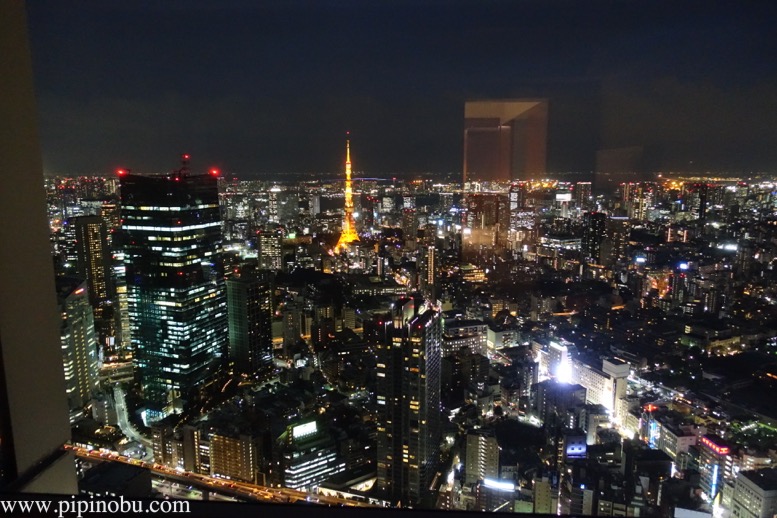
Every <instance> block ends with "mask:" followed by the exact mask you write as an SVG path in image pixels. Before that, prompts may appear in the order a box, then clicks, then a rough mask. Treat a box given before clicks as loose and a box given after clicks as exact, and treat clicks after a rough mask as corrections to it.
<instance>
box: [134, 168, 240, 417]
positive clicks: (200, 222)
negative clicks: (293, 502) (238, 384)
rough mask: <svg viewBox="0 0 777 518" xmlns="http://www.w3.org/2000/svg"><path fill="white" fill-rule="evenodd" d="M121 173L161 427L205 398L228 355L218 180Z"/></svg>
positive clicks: (185, 173) (149, 412) (147, 388)
mask: <svg viewBox="0 0 777 518" xmlns="http://www.w3.org/2000/svg"><path fill="white" fill-rule="evenodd" d="M184 159H185V161H184V167H183V169H181V170H180V171H177V172H174V173H171V174H168V175H159V176H140V175H134V174H127V173H124V174H121V173H120V180H121V218H122V224H121V234H120V237H121V244H120V247H121V249H122V252H123V253H124V266H125V279H126V285H127V302H128V312H129V317H130V322H131V334H132V344H133V348H134V350H135V355H134V362H135V365H136V367H137V372H138V377H139V379H140V384H141V388H142V391H143V398H144V402H145V404H146V410H145V419H146V421H147V422H153V421H156V420H159V419H161V418H164V417H165V416H167V415H170V414H172V413H178V412H181V411H182V410H183V408H184V407H185V406H186V403H187V402H190V401H192V400H193V399H195V398H196V397H197V396H198V388H199V387H200V386H201V385H202V384H203V383H204V382H205V381H206V380H207V379H209V377H210V376H212V375H213V374H214V372H215V370H216V367H217V362H218V360H219V358H220V357H221V356H222V355H223V354H224V353H225V349H226V340H227V308H226V298H225V290H224V277H223V272H222V264H221V217H220V212H219V200H218V188H217V175H216V174H205V175H194V174H191V173H190V172H189V169H188V167H187V161H186V159H188V156H186V155H185V156H184Z"/></svg>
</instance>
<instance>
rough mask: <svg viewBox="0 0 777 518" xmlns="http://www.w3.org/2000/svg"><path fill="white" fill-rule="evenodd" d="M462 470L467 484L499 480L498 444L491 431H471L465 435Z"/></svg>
mask: <svg viewBox="0 0 777 518" xmlns="http://www.w3.org/2000/svg"><path fill="white" fill-rule="evenodd" d="M464 468H465V470H466V478H465V479H464V481H465V483H467V484H474V483H475V482H477V481H478V480H485V479H492V480H496V479H498V478H499V444H497V441H496V436H495V435H494V432H493V430H486V429H482V430H473V431H472V432H470V433H468V434H467V448H466V461H465V464H464Z"/></svg>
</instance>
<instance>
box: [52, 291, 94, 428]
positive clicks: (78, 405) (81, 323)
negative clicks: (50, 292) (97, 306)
mask: <svg viewBox="0 0 777 518" xmlns="http://www.w3.org/2000/svg"><path fill="white" fill-rule="evenodd" d="M57 295H58V297H57V299H58V302H59V310H60V314H61V315H62V325H61V327H60V339H61V341H62V359H63V364H64V372H65V390H66V391H67V401H68V406H69V409H70V421H71V422H74V421H75V420H76V419H78V418H80V417H81V416H83V410H84V407H85V406H86V405H87V404H88V403H89V400H90V399H91V397H92V396H93V395H94V392H95V390H96V389H97V338H96V335H95V330H94V317H93V315H92V307H91V305H90V304H89V296H88V290H87V283H86V282H85V281H82V280H81V279H74V278H70V277H59V278H57Z"/></svg>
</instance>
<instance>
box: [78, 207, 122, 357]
mask: <svg viewBox="0 0 777 518" xmlns="http://www.w3.org/2000/svg"><path fill="white" fill-rule="evenodd" d="M69 223H70V225H71V226H72V227H74V230H75V251H76V257H77V263H76V274H77V275H78V276H79V277H81V278H83V279H86V289H87V291H88V293H89V302H90V304H91V305H92V312H93V314H94V323H95V330H96V331H97V336H98V342H99V344H100V347H102V348H106V347H107V348H110V349H112V348H113V345H114V342H115V331H114V329H115V319H114V313H113V307H114V306H113V304H114V289H113V282H112V275H111V253H110V250H109V249H108V230H107V228H106V225H105V220H104V219H103V218H101V217H100V216H80V217H76V218H70V220H69Z"/></svg>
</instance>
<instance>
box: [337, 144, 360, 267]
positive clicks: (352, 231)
mask: <svg viewBox="0 0 777 518" xmlns="http://www.w3.org/2000/svg"><path fill="white" fill-rule="evenodd" d="M357 241H359V234H357V232H356V222H355V221H354V219H353V189H352V188H351V141H350V140H346V143H345V214H344V216H343V231H342V233H341V234H340V239H338V241H337V245H335V253H337V252H342V251H343V248H345V247H346V246H348V245H350V244H351V243H355V242H357Z"/></svg>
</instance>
